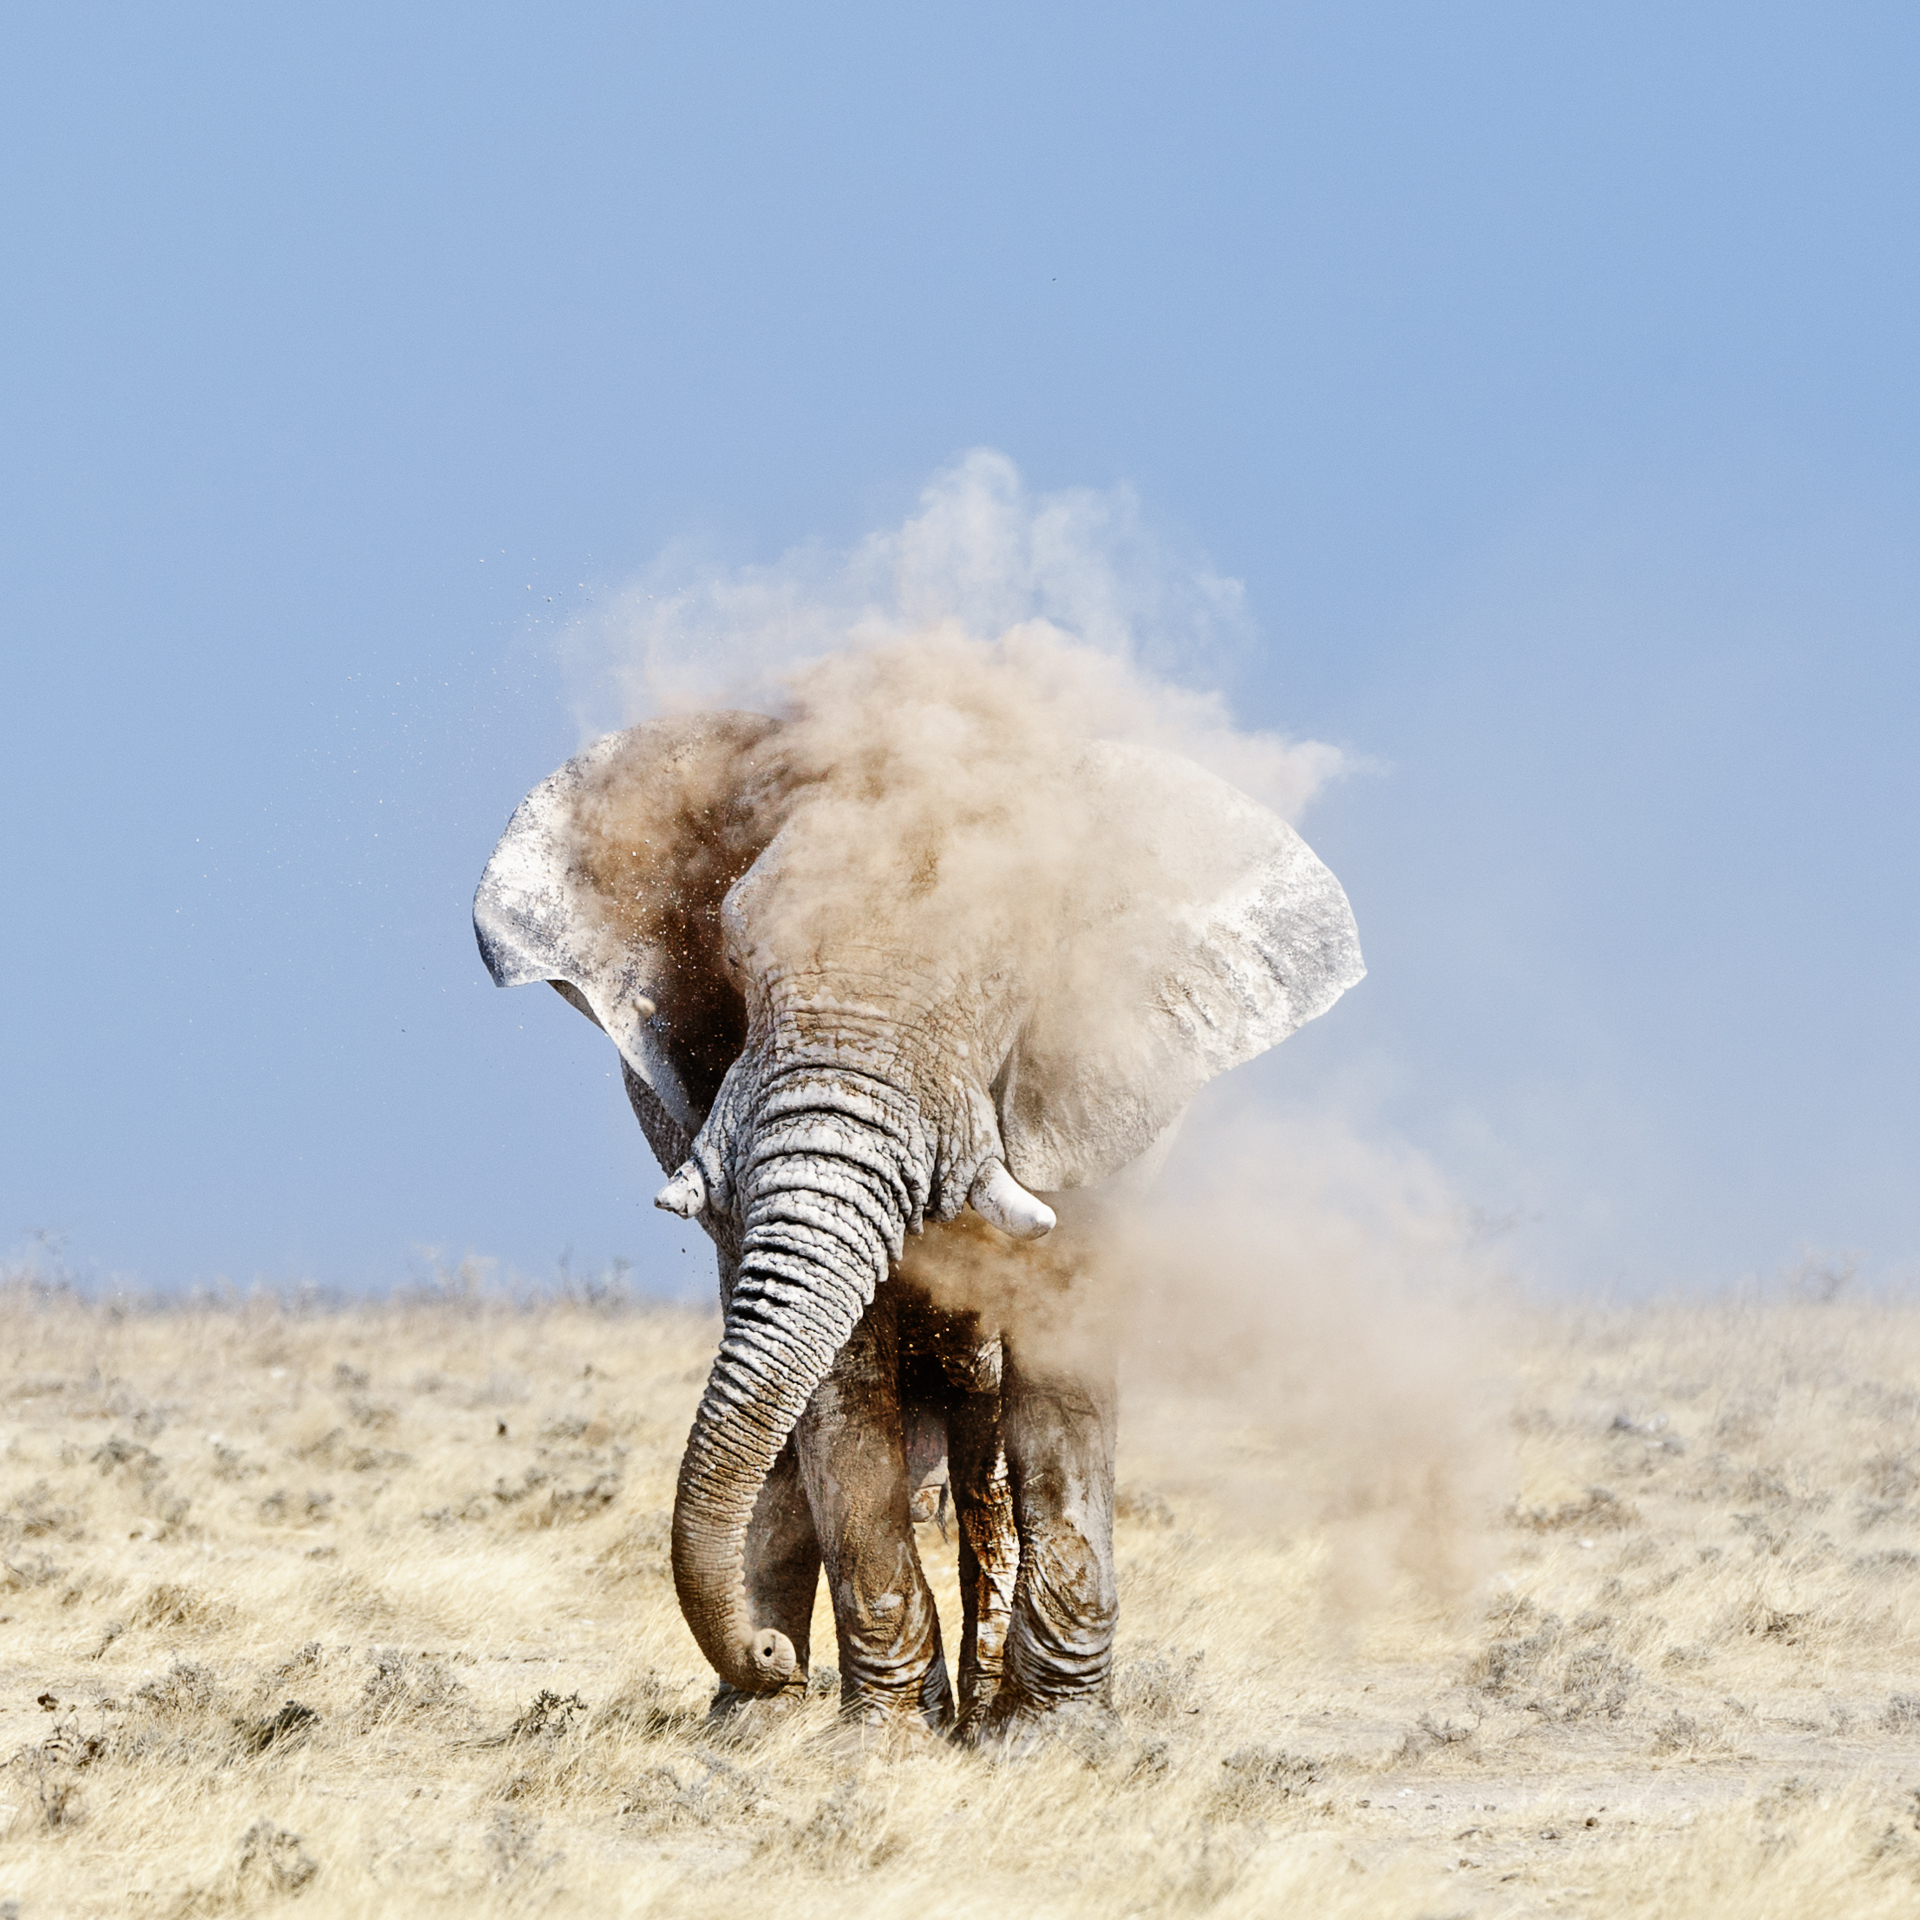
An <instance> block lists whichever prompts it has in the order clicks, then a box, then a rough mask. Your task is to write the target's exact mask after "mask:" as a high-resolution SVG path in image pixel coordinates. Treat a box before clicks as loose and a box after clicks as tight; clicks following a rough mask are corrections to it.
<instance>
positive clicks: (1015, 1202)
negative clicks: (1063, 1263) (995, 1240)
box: [967, 1160, 1058, 1240]
mask: <svg viewBox="0 0 1920 1920" xmlns="http://www.w3.org/2000/svg"><path fill="white" fill-rule="evenodd" d="M967 1198H968V1200H969V1201H971V1202H972V1204H973V1210H974V1212H975V1213H977V1214H978V1215H979V1216H980V1218H981V1219H982V1220H984V1221H986V1223H987V1224H988V1225H989V1226H991V1227H998V1228H999V1229H1000V1231H1001V1232H1002V1233H1004V1234H1008V1235H1010V1236H1011V1237H1012V1238H1013V1239H1015V1240H1044V1239H1045V1238H1046V1236H1047V1235H1048V1234H1050V1233H1051V1232H1052V1231H1053V1230H1054V1227H1055V1226H1056V1225H1057V1224H1058V1217H1057V1216H1056V1215H1055V1213H1054V1211H1053V1209H1052V1208H1051V1207H1050V1206H1048V1205H1047V1203H1046V1202H1045V1201H1044V1200H1036V1199H1035V1198H1034V1196H1033V1195H1032V1194H1030V1193H1029V1192H1028V1191H1027V1190H1026V1188H1025V1187H1023V1186H1022V1185H1021V1184H1020V1182H1019V1181H1018V1180H1016V1179H1015V1178H1014V1177H1013V1175H1012V1174H1010V1173H1009V1172H1008V1171H1007V1170H1006V1168H1005V1167H1003V1166H1002V1165H1001V1164H1000V1162H999V1161H998V1160H990V1161H988V1163H987V1164H986V1166H984V1167H983V1168H982V1169H981V1170H980V1176H979V1178H978V1179H976V1180H975V1181H974V1183H973V1191H972V1192H971V1193H969V1194H968V1195H967Z"/></svg>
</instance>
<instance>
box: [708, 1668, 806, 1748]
mask: <svg viewBox="0 0 1920 1920" xmlns="http://www.w3.org/2000/svg"><path fill="white" fill-rule="evenodd" d="M807 1691H808V1688H807V1676H806V1675H805V1674H804V1673H796V1674H794V1675H793V1676H792V1678H790V1679H789V1680H788V1681H787V1683H786V1685H785V1686H783V1687H782V1688H781V1689H780V1690H779V1691H778V1692H777V1693H742V1692H741V1691H740V1689H739V1688H738V1687H734V1686H729V1685H728V1684H727V1682H726V1681H724V1680H722V1681H721V1682H720V1684H719V1685H718V1686H717V1687H716V1688H715V1689H714V1691H713V1699H712V1702H711V1703H710V1704H709V1705H708V1707H707V1725H708V1726H709V1727H711V1728H713V1729H714V1730H715V1731H716V1732H719V1731H722V1730H724V1731H725V1732H726V1733H728V1734H729V1735H744V1736H751V1735H753V1734H756V1733H759V1732H761V1731H763V1730H764V1729H767V1728H770V1727H774V1726H777V1725H779V1724H780V1723H781V1722H782V1721H784V1720H787V1719H788V1718H790V1717H791V1716H792V1714H793V1713H794V1712H795V1711H796V1709H798V1707H799V1706H800V1704H801V1702H802V1701H804V1700H805V1699H806V1697H807Z"/></svg>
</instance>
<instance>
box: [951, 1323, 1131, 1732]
mask: <svg viewBox="0 0 1920 1920" xmlns="http://www.w3.org/2000/svg"><path fill="white" fill-rule="evenodd" d="M1114 1405H1115V1388H1114V1379H1113V1372H1112V1368H1111V1366H1110V1365H1103V1364H1094V1365H1089V1364H1087V1363H1086V1362H1085V1361H1084V1360H1076V1361H1074V1362H1073V1363H1071V1364H1065V1363H1061V1362H1058V1361H1051V1360H1049V1359H1047V1358H1045V1357H1044V1356H1043V1355H1041V1354H1036V1353H1027V1354H1024V1355H1023V1353H1022V1352H1021V1350H1020V1348H1019V1346H1018V1345H1017V1344H1015V1343H1014V1342H1012V1341H1010V1342H1009V1344H1008V1349H1007V1354H1006V1361H1005V1369H1004V1372H1003V1375H1002V1382H1001V1420H1002V1432H1003V1436H1004V1444H1005V1447H1006V1456H1007V1471H1008V1479H1009V1482H1010V1485H1011V1492H1012V1497H1013V1514H1014V1524H1015V1526H1016V1527H1017V1529H1018V1531H1019V1539H1020V1574H1019V1580H1018V1582H1017V1584H1016V1586H1015V1589H1014V1596H1013V1614H1012V1620H1011V1622H1010V1624H1009V1627H1008V1631H1007V1648H1006V1660H1005V1667H1004V1673H1003V1677H1002V1681H1001V1686H1000V1692H999V1695H998V1697H997V1699H996V1700H995V1701H994V1703H993V1706H992V1708H991V1709H990V1710H989V1711H988V1712H987V1713H986V1714H984V1715H983V1716H982V1718H981V1723H980V1728H981V1734H982V1735H983V1736H986V1735H993V1734H999V1735H1000V1736H1002V1737H1005V1738H1009V1739H1017V1738H1018V1737H1019V1736H1020V1733H1021V1730H1022V1729H1023V1728H1025V1729H1030V1730H1037V1729H1038V1727H1039V1726H1040V1725H1041V1723H1042V1722H1043V1721H1044V1720H1045V1719H1048V1718H1051V1717H1052V1716H1054V1715H1057V1714H1059V1713H1061V1712H1063V1711H1072V1712H1073V1713H1074V1715H1075V1717H1076V1718H1084V1717H1087V1716H1089V1715H1090V1716H1092V1717H1094V1718H1097V1719H1099V1720H1102V1721H1104V1720H1106V1719H1107V1718H1109V1717H1110V1714H1111V1708H1110V1706H1109V1696H1110V1690H1111V1680H1112V1674H1113V1632H1114V1626H1115V1622H1116V1620H1117V1619H1118V1616H1119V1587H1118V1583H1117V1582H1116V1580H1115V1577H1114V1567H1113V1455H1114Z"/></svg>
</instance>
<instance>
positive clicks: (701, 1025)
mask: <svg viewBox="0 0 1920 1920" xmlns="http://www.w3.org/2000/svg"><path fill="white" fill-rule="evenodd" d="M778 731H779V727H778V723H777V722H776V721H773V720H769V719H767V718H766V717H764V716H763V715H761V714H757V713H699V714H687V715H682V716H678V717H675V718H672V719H666V720H652V721H648V722H647V723H645V724H644V725H642V726H638V727H632V728H630V729H628V730H627V731H626V732H625V733H615V734H609V735H608V736H607V737H606V738H605V739H604V740H599V741H596V742H595V743H594V745H592V746H591V747H589V748H588V749H587V750H586V752H585V753H583V754H580V755H579V756H578V757H576V758H575V759H572V760H569V761H568V762H567V764H566V765H565V766H564V767H562V768H561V769H560V770H559V772H558V773H556V774H553V775H552V776H551V777H550V778H548V779H546V780H543V781H542V782H541V783H540V784H539V786H537V787H535V788H534V790H533V791H532V792H531V793H530V794H528V795H527V797H526V799H525V800H523V801H522V802H521V803H520V805H519V807H518V809H517V810H516V811H515V813H514V816H513V818H512V819H511V820H510V821H509V822H508V823H507V830H506V832H505V833H504V834H502V835H501V837H500V843H499V845H498V846H496V847H495V848H494V850H493V858H492V859H491V860H489V861H488V862H487V869H486V872H485V873H483V874H482V875H481V877H480V887H479V891H478V892H477V893H476V894H475V896H474V902H473V930H474V933H475V936H476V937H477V938H478V940H479V942H480V955H481V958H482V959H483V960H485V961H486V963H487V971H488V972H489V973H491V974H492V975H493V978H494V982H495V984H496V985H498V986H502V987H517V986H522V985H525V984H527V983H528V982H531V981H537V980H545V981H548V982H550V983H551V984H552V985H553V986H555V987H557V988H558V989H559V990H560V992H561V993H563V994H564V995H565V996H566V998H567V999H569V1000H571V1001H572V1002H573V1004H574V1005H575V1006H577V1007H578V1008H579V1009H580V1010H581V1011H582V1012H583V1013H585V1014H587V1015H588V1016H589V1018H591V1019H592V1020H594V1021H595V1022H596V1023H597V1024H598V1025H599V1026H601V1027H602V1028H604V1029H605V1031H606V1033H607V1036H608V1037H609V1038H610V1039H611V1040H612V1041H613V1044H614V1045H615V1046H616V1047H618V1048H619V1050H620V1057H621V1058H622V1059H623V1060H624V1061H625V1062H626V1064H627V1066H628V1068H629V1069H630V1070H631V1072H632V1073H633V1074H634V1075H635V1076H636V1077H637V1078H639V1079H640V1080H642V1081H644V1082H645V1084H646V1085H647V1086H648V1087H650V1088H651V1089H652V1091H653V1093H654V1094H655V1096H656V1097H657V1098H658V1099H659V1101H660V1104H661V1105H662V1106H663V1107H665V1109H666V1110H667V1112H668V1113H669V1114H671V1115H672V1117H673V1119H674V1120H675V1121H676V1122H678V1124H679V1125H680V1126H682V1127H683V1128H685V1129H686V1131H687V1132H688V1133H689V1134H693V1133H697V1132H698V1131H699V1129H700V1126H701V1123H702V1122H703V1121H704V1120H705V1119H706V1116H707V1110H708V1109H709V1108H710V1107H711V1106H712V1104H713V1098H714V1095H715V1093H716V1092H717V1091H718V1089H719V1085H720V1080H721V1077H722V1076H723V1075H724V1074H725V1072H726V1070H727V1068H728V1067H729V1066H730V1065H731V1064H732V1062H733V1060H734V1057H735V1056H736V1055H737V1054H738V1053H739V1051H740V1048H741V1045H742V1044H743V1042H744V1040H745V1038H746V1011H745V1004H744V1001H743V999H742V996H741V993H740V990H739V988H738V987H737V986H736V985H735V984H734V982H733V981H732V979H731V978H730V977H729V976H728V973H727V968H726V961H725V951H724V945H723V939H722V934H721V929H720V902H721V900H722V899H723V898H724V897H725V895H726V892H727V889H728V888H729V887H730V886H732V885H733V883H734V881H736V880H737V879H738V878H739V877H740V876H741V874H743V873H745V872H746V870H747V869H748V868H749V867H750V866H752V864H753V863H754V861H755V860H757V859H758V858H759V857H760V855H761V853H762V852H763V851H764V850H765V848H766V845H767V842H768V841H769V840H771V839H772V838H773V835H774V833H775V832H776V831H777V830H778V827H779V825H780V822H781V819H782V818H783V817H784V804H785V798H786V793H787V785H788V783H787V781H786V779H785V778H784V777H783V770H782V769H781V767H780V765H779V755H778V752H777V748H776V747H775V746H774V745H773V740H774V737H775V736H777V734H778Z"/></svg>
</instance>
